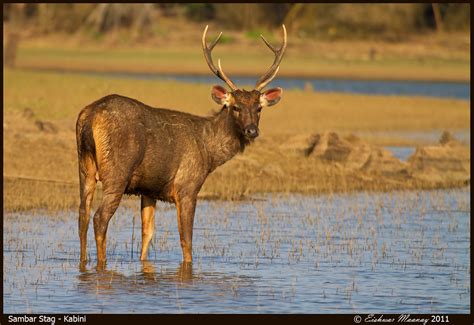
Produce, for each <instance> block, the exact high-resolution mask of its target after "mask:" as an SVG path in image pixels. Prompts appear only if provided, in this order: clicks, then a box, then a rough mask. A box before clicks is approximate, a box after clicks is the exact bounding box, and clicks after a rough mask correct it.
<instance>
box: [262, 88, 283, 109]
mask: <svg viewBox="0 0 474 325" xmlns="http://www.w3.org/2000/svg"><path fill="white" fill-rule="evenodd" d="M282 92H283V89H281V88H280V87H277V88H272V89H268V90H267V91H265V92H264V93H263V94H261V95H260V105H262V107H266V106H272V105H275V104H276V103H278V102H279V101H280V99H281V94H282Z"/></svg>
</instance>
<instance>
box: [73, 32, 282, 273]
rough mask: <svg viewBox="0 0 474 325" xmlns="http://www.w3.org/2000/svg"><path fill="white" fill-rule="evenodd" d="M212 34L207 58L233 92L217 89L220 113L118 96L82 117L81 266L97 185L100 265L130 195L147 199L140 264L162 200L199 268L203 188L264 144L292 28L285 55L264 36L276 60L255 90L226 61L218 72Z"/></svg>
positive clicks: (187, 259) (186, 256)
mask: <svg viewBox="0 0 474 325" xmlns="http://www.w3.org/2000/svg"><path fill="white" fill-rule="evenodd" d="M208 27H209V26H206V27H205V29H204V32H203V34H202V49H203V53H204V58H205V59H206V62H207V65H208V66H209V68H210V70H211V71H212V72H213V73H214V74H215V75H216V76H217V77H218V78H219V79H221V80H222V81H224V82H225V84H227V86H228V87H229V88H230V91H228V90H226V89H225V88H224V87H222V86H220V85H214V86H213V87H212V88H211V97H212V99H213V100H214V101H215V102H216V103H217V104H219V105H220V106H221V108H220V110H219V111H217V112H216V113H214V114H213V115H211V116H206V117H202V116H197V115H192V114H189V113H185V112H180V111H177V110H172V109H166V108H154V107H150V106H148V105H146V104H144V103H142V102H140V101H138V100H136V99H132V98H128V97H125V96H120V95H117V94H112V95H108V96H105V97H103V98H101V99H99V100H97V101H95V102H93V103H91V104H90V105H88V106H86V107H84V108H83V109H82V110H81V111H80V113H79V115H78V118H77V123H76V140H77V153H78V166H79V187H80V205H79V222H78V224H79V239H80V260H81V263H83V262H87V247H86V246H87V245H86V244H87V231H88V227H89V221H90V212H91V204H92V201H93V196H94V192H95V187H96V184H97V182H98V181H100V182H101V183H102V192H103V195H102V200H101V202H100V204H99V206H98V208H97V210H96V212H95V213H94V218H93V224H94V235H95V242H96V248H97V263H98V265H105V263H106V236H107V228H108V223H109V220H110V219H111V218H112V216H113V215H114V213H115V211H116V210H117V208H118V206H119V204H120V201H121V199H122V197H123V195H137V196H140V197H141V203H140V208H141V222H142V247H141V254H140V260H146V259H147V250H148V245H149V243H150V241H151V239H152V237H153V234H154V228H155V222H154V218H155V208H156V202H157V200H160V201H165V202H170V203H174V204H175V205H176V210H177V224H178V231H179V236H180V245H181V250H182V258H183V263H192V239H193V224H194V214H195V209H196V201H197V197H198V193H199V191H200V189H201V187H202V185H203V184H204V181H205V180H206V178H207V176H208V175H209V174H210V173H211V172H212V171H214V170H215V169H216V168H217V167H218V166H220V165H222V164H224V163H225V162H227V161H228V160H230V159H231V158H232V157H234V156H235V155H236V154H238V153H241V152H243V151H244V149H245V147H246V146H247V145H249V144H251V143H252V142H253V141H254V140H255V139H256V138H257V137H258V135H259V128H258V125H259V120H260V113H261V111H262V109H263V108H265V107H269V106H273V105H275V104H277V103H278V102H279V101H280V99H281V95H282V91H283V90H282V89H281V88H279V87H277V88H271V89H268V90H266V91H263V88H264V87H265V86H267V85H268V84H269V83H270V82H271V81H272V80H273V79H274V78H275V76H276V74H277V73H278V70H279V67H280V62H281V60H282V58H283V54H284V53H285V50H286V46H287V33H286V28H285V25H282V27H283V43H282V45H281V46H280V47H279V48H276V47H274V46H272V45H271V44H270V43H269V42H267V40H266V39H265V38H264V37H263V35H261V38H262V39H263V42H264V43H265V44H266V45H267V46H268V47H269V48H270V50H271V51H272V52H273V54H274V56H275V58H274V61H273V64H272V65H271V66H270V68H269V69H268V71H267V72H266V73H265V74H264V75H263V76H262V77H260V79H259V80H258V81H257V83H256V85H255V88H254V89H253V90H245V89H240V88H238V87H237V86H236V85H235V84H234V83H233V82H232V81H231V80H230V79H229V78H228V77H227V76H226V74H225V73H224V70H223V69H222V67H221V62H220V59H219V60H218V64H217V67H216V66H215V65H214V62H213V60H212V56H211V52H212V50H213V49H214V47H215V46H216V44H217V43H218V41H219V39H220V37H221V36H222V32H221V33H220V34H219V36H218V37H217V38H216V39H215V40H214V42H212V43H210V45H208V44H207V41H206V34H207V30H208Z"/></svg>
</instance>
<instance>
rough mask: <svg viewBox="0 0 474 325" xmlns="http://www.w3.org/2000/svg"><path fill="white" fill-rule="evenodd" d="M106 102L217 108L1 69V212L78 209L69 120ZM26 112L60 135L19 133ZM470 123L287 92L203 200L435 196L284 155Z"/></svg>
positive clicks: (412, 108)
mask: <svg viewBox="0 0 474 325" xmlns="http://www.w3.org/2000/svg"><path fill="white" fill-rule="evenodd" d="M111 93H118V94H121V95H125V96H130V97H133V98H136V99H138V100H140V101H142V102H144V103H146V104H148V105H151V106H155V107H167V108H175V109H178V110H181V111H186V112H190V113H193V114H198V115H209V114H211V113H212V112H213V111H216V110H217V109H218V107H217V105H216V104H214V102H213V101H212V99H211V97H210V89H209V86H206V85H193V84H185V83H178V82H172V81H169V82H168V81H143V80H122V79H111V78H105V77H104V78H103V77H90V76H80V75H73V74H67V73H65V74H57V73H42V72H28V71H21V70H20V71H18V70H14V71H13V70H5V73H4V117H5V120H4V176H7V177H6V178H5V179H4V193H6V194H5V195H4V207H5V209H7V210H17V209H29V208H33V207H47V208H53V209H64V208H67V207H74V208H77V206H78V200H79V188H78V187H79V186H78V172H77V153H76V142H75V141H76V140H75V132H74V130H75V122H76V118H77V115H78V113H79V111H80V110H81V109H82V108H83V107H84V106H86V105H87V104H90V103H91V102H93V101H95V100H97V99H98V98H100V97H102V96H105V95H108V94H111ZM25 108H29V109H31V111H33V113H34V114H36V116H37V118H39V119H42V120H48V121H51V122H53V123H54V124H55V125H56V126H57V127H58V129H59V131H58V133H57V134H49V133H48V134H47V133H42V132H39V131H38V130H34V127H33V129H28V127H29V126H28V125H26V124H28V123H30V122H28V121H25V120H22V119H14V118H12V116H15V114H16V115H18V114H19V115H21V112H23V110H24V109H25ZM469 121H470V108H469V102H466V101H461V100H453V99H432V98H423V97H403V96H366V95H348V94H337V93H318V92H305V91H299V90H291V89H290V90H286V89H285V90H284V93H283V99H282V101H281V102H280V103H279V104H278V105H277V106H274V107H271V108H268V109H266V110H265V111H264V112H263V113H262V118H261V124H260V129H261V136H260V137H259V138H258V139H257V141H256V142H255V143H254V144H252V145H251V146H249V147H248V148H247V149H246V151H245V152H244V154H242V155H238V156H237V157H235V158H234V159H233V160H231V161H229V162H228V163H226V164H225V165H223V166H222V167H220V168H218V169H217V170H216V171H215V172H214V173H212V174H211V175H210V176H209V178H208V179H207V181H206V183H205V184H204V187H203V189H202V191H201V194H202V195H203V196H205V197H212V198H223V199H239V198H242V197H247V196H250V195H255V194H258V193H267V192H281V193H289V192H299V193H322V192H340V191H354V190H391V189H413V188H435V187H439V186H440V184H437V183H429V182H420V181H415V180H408V181H406V180H405V179H399V178H397V177H386V176H383V175H367V174H364V173H362V172H357V173H354V172H351V171H348V170H346V169H344V168H341V167H340V166H339V165H338V164H325V163H323V162H321V161H319V160H316V159H308V158H305V157H303V156H302V155H301V154H299V153H298V152H296V151H295V150H294V148H292V144H293V142H295V143H296V144H297V145H299V146H301V139H304V138H305V137H307V136H309V135H311V134H314V133H320V132H323V131H326V130H332V131H337V132H340V133H341V134H349V133H356V134H357V133H358V132H364V133H370V132H379V131H433V130H440V129H449V130H467V129H469V128H470V124H469ZM31 123H32V122H31ZM368 140H369V141H371V142H372V143H375V144H377V143H378V144H380V141H382V142H384V143H390V144H391V145H397V142H396V141H397V140H396V139H395V140H394V139H382V140H381V139H378V138H377V137H372V138H370V137H369V138H368ZM298 141H299V143H298ZM393 141H395V142H393ZM401 144H403V143H401ZM303 146H304V144H303ZM17 177H20V178H17ZM49 180H54V181H55V182H50V181H49ZM442 185H443V186H457V185H459V184H458V183H456V182H453V183H445V184H442Z"/></svg>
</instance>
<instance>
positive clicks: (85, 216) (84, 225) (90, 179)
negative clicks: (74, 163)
mask: <svg viewBox="0 0 474 325" xmlns="http://www.w3.org/2000/svg"><path fill="white" fill-rule="evenodd" d="M96 172H97V167H96V165H95V162H94V160H93V159H92V157H90V156H86V157H84V158H83V159H81V160H80V162H79V182H80V192H81V193H80V195H81V204H80V206H79V240H80V242H81V262H85V261H86V260H87V230H88V228H89V220H90V212H91V205H92V200H93V198H94V192H95V186H96V184H97V180H96Z"/></svg>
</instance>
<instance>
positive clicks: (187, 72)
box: [15, 63, 471, 84]
mask: <svg viewBox="0 0 474 325" xmlns="http://www.w3.org/2000/svg"><path fill="white" fill-rule="evenodd" d="M15 69H18V70H23V71H26V72H50V73H83V74H94V73H97V74H100V73H104V74H107V73H110V74H117V75H120V74H130V75H133V74H136V75H143V76H149V77H152V76H163V77H166V76H170V77H173V76H190V77H205V76H212V75H211V74H210V72H209V71H205V70H200V69H195V70H192V69H185V68H184V69H180V70H176V69H174V68H173V71H172V72H171V71H168V70H166V69H148V68H140V67H126V66H122V67H120V68H119V69H115V68H110V67H104V66H89V67H81V66H79V67H73V66H68V67H64V66H63V65H61V64H57V65H48V64H40V65H37V64H25V63H21V64H17V65H16V67H15ZM230 71H231V73H232V70H230ZM233 76H234V77H237V78H238V77H253V78H258V76H257V75H256V74H254V73H249V72H247V71H240V72H239V73H233ZM278 77H279V78H281V79H293V78H294V79H303V80H308V81H310V80H314V79H324V80H348V81H380V82H384V81H398V82H420V83H422V82H432V83H459V84H470V82H471V81H470V79H466V78H463V77H445V78H443V77H439V78H436V79H434V78H431V77H430V76H423V75H419V76H409V75H407V76H397V75H393V74H389V73H377V74H372V75H370V74H369V75H356V74H354V73H347V74H340V73H337V72H336V73H311V72H308V73H300V72H291V71H290V72H284V71H282V72H279V74H278Z"/></svg>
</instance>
